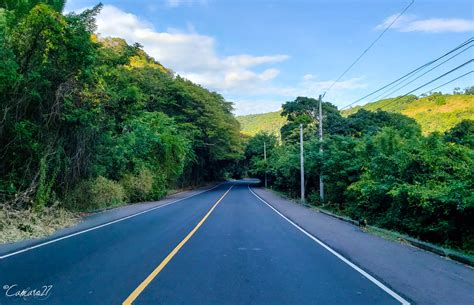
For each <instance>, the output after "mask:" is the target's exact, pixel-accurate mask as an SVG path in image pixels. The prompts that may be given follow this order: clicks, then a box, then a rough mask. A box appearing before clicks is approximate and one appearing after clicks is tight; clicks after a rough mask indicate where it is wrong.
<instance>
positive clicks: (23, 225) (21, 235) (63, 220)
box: [0, 206, 79, 244]
mask: <svg viewBox="0 0 474 305" xmlns="http://www.w3.org/2000/svg"><path fill="white" fill-rule="evenodd" d="M78 221H79V215H78V214H75V213H72V212H70V211H67V210H65V209H63V208H59V207H49V208H45V209H44V210H43V211H41V212H34V211H33V210H31V209H27V210H16V209H12V208H10V207H7V206H3V207H2V208H0V244H1V243H10V242H15V241H20V240H25V239H32V238H40V237H45V236H48V235H51V234H52V233H54V232H55V231H57V230H59V229H62V228H65V227H69V226H72V225H74V224H76V223H77V222H78Z"/></svg>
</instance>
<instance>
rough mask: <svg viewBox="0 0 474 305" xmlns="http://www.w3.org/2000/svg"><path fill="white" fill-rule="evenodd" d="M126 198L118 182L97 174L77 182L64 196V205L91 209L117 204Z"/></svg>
mask: <svg viewBox="0 0 474 305" xmlns="http://www.w3.org/2000/svg"><path fill="white" fill-rule="evenodd" d="M126 198H127V197H126V195H125V190H124V189H123V187H122V186H121V185H120V184H119V183H117V182H115V181H112V180H109V179H107V178H104V177H102V176H99V177H97V178H95V179H89V180H84V181H81V182H80V183H79V184H77V186H76V187H75V188H74V189H73V190H72V191H71V192H70V193H69V194H68V196H67V197H66V200H65V205H66V206H67V207H68V208H70V209H72V210H79V211H93V210H96V209H102V208H108V207H113V206H118V205H120V204H121V203H123V202H125V201H126Z"/></svg>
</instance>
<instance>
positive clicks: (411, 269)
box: [252, 188, 474, 304]
mask: <svg viewBox="0 0 474 305" xmlns="http://www.w3.org/2000/svg"><path fill="white" fill-rule="evenodd" d="M252 190H253V191H254V192H255V193H256V194H257V195H258V196H260V197H261V198H262V199H264V200H265V201H267V202H268V203H269V204H271V205H272V206H273V207H274V208H275V209H277V210H278V211H279V212H281V213H282V214H284V215H285V216H286V217H288V218H289V219H291V220H292V221H294V222H295V223H297V224H298V225H299V226H301V227H302V228H303V229H305V230H306V231H308V232H309V233H310V234H312V235H314V236H315V237H316V238H318V239H320V240H321V241H323V242H324V243H326V244H327V245H328V246H330V247H331V248H333V249H334V250H336V251H337V252H339V253H340V254H341V255H343V256H344V257H346V258H347V259H349V260H350V261H352V262H353V263H355V264H356V265H358V266H359V267H361V268H363V269H364V270H366V271H367V272H368V273H370V274H372V275H374V276H375V277H376V278H378V279H381V280H382V281H383V282H384V283H385V284H386V285H387V286H389V287H391V288H393V289H394V290H395V291H397V292H400V293H401V294H402V295H404V296H406V297H407V298H408V299H410V300H412V301H413V304H469V303H470V302H471V301H472V300H473V299H474V269H473V268H471V267H468V266H465V265H463V264H460V263H457V262H454V261H451V260H449V259H446V258H443V257H439V256H437V255H435V254H433V253H430V252H426V251H423V250H421V249H418V248H415V247H412V246H409V245H404V244H400V243H396V242H393V241H389V240H385V239H383V238H381V237H378V236H375V235H371V234H367V233H365V232H363V231H362V230H360V228H359V227H357V226H355V225H353V224H350V223H347V222H344V221H342V220H339V219H336V218H333V217H331V216H328V215H325V214H323V213H319V212H317V211H316V210H314V209H310V208H308V207H305V206H303V205H300V204H297V203H295V202H292V201H290V200H287V199H285V198H282V197H281V196H279V195H277V194H276V193H274V192H270V191H268V190H265V189H263V188H252Z"/></svg>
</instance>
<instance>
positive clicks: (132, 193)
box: [120, 168, 154, 202]
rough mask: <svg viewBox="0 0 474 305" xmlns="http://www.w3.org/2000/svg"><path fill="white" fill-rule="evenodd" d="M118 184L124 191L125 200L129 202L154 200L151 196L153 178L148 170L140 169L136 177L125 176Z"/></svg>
mask: <svg viewBox="0 0 474 305" xmlns="http://www.w3.org/2000/svg"><path fill="white" fill-rule="evenodd" d="M120 184H121V185H122V186H123V188H124V189H125V193H126V194H127V198H128V199H129V200H130V201H131V202H138V201H145V200H150V199H154V198H152V196H151V194H152V191H153V190H154V188H153V184H154V177H153V175H152V173H151V171H150V170H149V169H146V168H144V169H142V170H140V171H139V172H138V174H136V175H132V174H126V175H124V176H123V178H122V180H120Z"/></svg>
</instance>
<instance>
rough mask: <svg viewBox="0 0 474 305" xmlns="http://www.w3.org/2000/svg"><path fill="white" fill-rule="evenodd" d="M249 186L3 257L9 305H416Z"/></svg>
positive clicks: (228, 186)
mask: <svg viewBox="0 0 474 305" xmlns="http://www.w3.org/2000/svg"><path fill="white" fill-rule="evenodd" d="M248 184H249V182H245V181H240V182H228V183H224V184H221V185H219V186H217V187H215V188H213V189H211V190H208V191H205V192H202V193H198V194H195V195H193V196H192V197H190V198H187V199H183V200H179V201H177V202H171V203H168V204H166V205H163V206H161V207H159V208H156V207H155V208H153V210H146V211H144V212H140V214H138V215H135V216H133V217H127V218H125V219H121V220H119V221H114V222H111V223H105V224H103V225H101V226H99V227H93V228H92V229H88V230H86V231H79V232H77V233H74V234H72V235H66V236H63V237H61V238H60V239H50V240H48V241H46V242H45V243H41V244H37V245H35V246H34V247H30V248H26V249H23V250H20V251H17V252H12V253H10V254H8V255H3V256H1V255H0V285H1V287H0V288H3V290H2V291H1V292H0V304H1V305H6V304H8V305H10V304H47V305H51V304H67V305H73V304H78V305H87V304H91V305H105V304H137V305H138V304H146V305H149V304H150V305H151V304H153V305H154V304H243V305H249V304H274V305H278V304H299V305H304V304H321V305H325V304H331V305H333V304H343V305H353V304H354V305H356V304H361V305H368V304H370V305H376V304H384V305H385V304H409V303H408V301H406V300H405V299H404V298H403V297H402V296H401V295H403V294H400V293H399V292H396V291H393V290H391V289H390V288H388V287H387V286H385V285H384V284H383V283H382V282H383V279H376V278H374V277H372V276H371V275H369V274H368V273H366V272H365V271H364V270H363V269H361V268H359V267H358V266H356V265H354V264H352V263H351V262H350V261H348V260H347V259H346V258H345V257H344V256H343V255H341V254H339V253H338V252H336V251H334V250H333V249H332V248H330V247H328V246H327V245H325V244H324V243H322V242H320V241H319V240H318V239H317V238H315V237H314V236H312V235H310V234H308V233H307V232H305V231H304V230H303V229H301V228H299V227H298V225H296V224H294V223H292V222H291V221H290V220H289V219H286V218H285V217H284V216H283V215H281V214H279V213H278V212H277V211H276V210H274V209H273V208H272V207H271V206H269V205H268V204H267V203H265V202H264V201H263V200H262V199H259V198H258V196H257V195H255V194H254V193H253V192H252V191H251V190H250V188H249V187H248ZM34 290H36V291H35V293H36V296H31V295H28V292H29V293H30V294H31V293H32V291H34ZM21 294H23V295H24V296H23V297H22V296H21Z"/></svg>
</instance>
